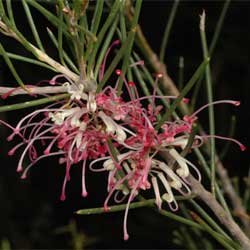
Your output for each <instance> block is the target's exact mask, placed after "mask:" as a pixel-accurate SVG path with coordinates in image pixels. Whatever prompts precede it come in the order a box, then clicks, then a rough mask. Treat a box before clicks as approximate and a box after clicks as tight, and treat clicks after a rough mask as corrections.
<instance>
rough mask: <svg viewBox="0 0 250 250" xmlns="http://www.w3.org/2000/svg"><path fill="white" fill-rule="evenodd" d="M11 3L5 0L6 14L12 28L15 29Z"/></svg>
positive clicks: (9, 0)
mask: <svg viewBox="0 0 250 250" xmlns="http://www.w3.org/2000/svg"><path fill="white" fill-rule="evenodd" d="M11 2H12V1H11V0H6V5H7V12H8V16H9V20H10V22H11V24H12V26H13V27H16V23H15V19H14V15H13V10H12V5H11Z"/></svg>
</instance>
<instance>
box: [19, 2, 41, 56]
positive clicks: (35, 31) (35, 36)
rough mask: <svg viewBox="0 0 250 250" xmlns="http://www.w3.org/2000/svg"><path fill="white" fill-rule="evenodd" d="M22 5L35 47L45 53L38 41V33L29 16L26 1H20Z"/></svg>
mask: <svg viewBox="0 0 250 250" xmlns="http://www.w3.org/2000/svg"><path fill="white" fill-rule="evenodd" d="M22 4H23V8H24V11H25V13H26V16H27V20H28V22H29V25H30V28H31V31H32V34H33V36H34V38H35V41H36V43H37V46H38V48H39V49H40V50H41V51H43V52H45V50H44V48H43V45H42V42H41V39H40V36H39V33H38V32H37V29H36V25H35V23H34V20H33V17H32V15H31V12H30V8H29V5H28V4H27V3H26V0H22Z"/></svg>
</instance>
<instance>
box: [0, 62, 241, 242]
mask: <svg viewBox="0 0 250 250" xmlns="http://www.w3.org/2000/svg"><path fill="white" fill-rule="evenodd" d="M105 58H106V57H105ZM104 66H105V62H104V64H103V65H102V69H101V71H100V74H99V80H101V79H102V77H103V72H104ZM132 66H134V65H132ZM115 73H116V75H117V83H116V85H115V86H114V87H111V86H107V87H105V88H104V89H103V90H102V91H101V92H99V93H96V92H95V91H88V92H87V91H86V90H85V87H84V85H83V84H76V83H75V82H73V81H71V80H70V79H68V78H67V77H66V76H64V75H57V76H55V77H54V78H53V79H52V80H51V81H50V83H51V84H53V85H54V84H60V83H59V80H58V79H59V78H61V82H62V80H64V86H66V88H67V92H68V93H69V94H70V98H68V99H65V100H60V101H58V102H56V103H53V104H51V105H49V106H47V107H45V108H42V109H37V110H35V111H34V112H32V113H30V114H28V115H26V116H25V117H23V118H22V119H21V120H20V121H19V122H18V124H17V125H16V127H12V126H11V125H9V124H8V123H6V122H4V121H0V123H2V124H4V125H6V126H7V127H9V128H10V129H11V130H12V133H11V134H10V136H8V138H7V140H8V141H11V140H13V139H14V138H16V137H18V138H19V139H20V142H19V143H18V144H16V145H15V146H14V147H13V148H12V149H11V150H10V151H9V153H8V154H9V155H10V156H11V155H14V154H15V153H16V152H17V151H19V152H21V156H20V158H19V162H18V166H17V171H18V172H20V173H22V175H21V178H23V179H25V178H26V177H27V173H28V171H29V169H30V168H31V167H32V166H34V165H35V164H36V163H37V162H38V161H40V160H41V159H43V158H47V157H51V156H58V158H59V164H65V177H64V181H63V185H62V192H61V200H62V201H63V200H65V198H66V194H65V193H66V184H67V182H68V181H69V180H70V169H71V167H72V166H73V165H76V164H77V165H78V164H81V166H82V196H83V197H86V196H87V195H88V192H87V188H86V181H85V173H86V171H88V170H90V171H94V172H106V173H107V175H108V180H107V192H108V195H107V198H106V200H105V202H104V210H105V211H107V210H108V209H109V207H108V203H109V200H110V199H111V197H113V199H114V201H115V202H117V203H118V202H123V201H125V200H126V202H127V206H126V210H125V215H124V224H123V232H124V239H125V240H127V239H128V237H129V235H128V233H127V215H128V209H129V206H130V203H131V202H132V201H133V200H134V199H135V197H136V196H137V195H138V194H139V193H140V190H148V189H151V190H153V192H154V195H155V203H156V205H157V206H158V208H159V209H161V206H162V202H163V201H165V202H167V204H168V205H169V207H170V209H171V210H173V211H175V210H177V209H178V204H177V202H176V199H175V195H174V192H176V191H177V192H179V193H180V194H182V195H184V196H186V195H190V194H191V188H190V186H189V182H188V180H187V177H188V176H189V174H190V170H191V169H192V171H193V172H194V174H195V176H196V178H197V179H198V180H199V181H200V180H201V175H200V172H199V170H198V169H197V167H196V166H195V165H194V164H193V163H192V162H190V161H189V160H188V159H186V158H185V157H183V156H182V155H181V154H180V151H181V150H182V149H184V148H185V146H186V145H187V143H188V140H189V137H190V133H191V130H192V126H193V123H194V122H195V120H196V119H197V114H198V113H199V112H200V111H201V110H203V109H204V108H206V107H207V106H209V105H214V104H218V103H229V104H233V105H235V106H238V105H239V104H240V103H239V102H238V101H232V100H223V101H216V102H213V103H209V104H207V105H205V106H203V107H201V108H200V109H198V110H197V111H196V112H194V113H193V114H191V115H189V116H184V117H183V118H182V119H180V118H178V119H177V118H175V119H174V118H173V117H172V118H171V120H168V121H165V122H164V123H163V125H162V126H161V127H160V128H159V129H156V127H157V124H158V122H157V121H158V117H159V115H160V114H161V112H162V111H164V110H163V109H164V108H163V106H161V105H156V100H159V99H165V100H167V101H171V99H174V98H176V97H174V96H159V95H157V94H156V88H157V83H158V79H159V78H160V77H161V74H158V75H157V76H156V79H155V84H154V88H153V94H152V95H151V96H144V97H140V96H139V93H138V89H137V87H136V83H134V82H129V81H127V80H126V77H125V76H124V74H123V73H122V71H121V70H116V72H115ZM120 80H122V81H123V82H124V86H125V87H126V89H125V90H124V93H123V94H122V95H118V93H117V86H118V83H119V81H120ZM65 81H66V82H65ZM125 99H126V100H125ZM144 101H148V104H147V105H145V103H143V102H144ZM183 101H184V102H187V101H188V100H187V99H185V98H184V99H183ZM210 137H212V136H210V135H195V137H194V141H193V145H192V147H191V148H195V147H199V146H201V145H202V144H203V142H204V140H205V139H207V138H210ZM213 137H215V138H219V139H225V140H231V141H233V142H235V143H237V144H238V145H239V146H240V148H241V149H242V150H244V149H245V147H244V146H243V145H242V144H241V143H240V142H238V141H237V140H234V139H231V138H226V137H221V136H215V135H214V136H213ZM41 147H42V148H43V151H42V153H40V152H41ZM163 154H164V155H165V156H167V157H162V155H163ZM163 159H164V160H163ZM24 161H25V162H27V161H29V165H28V166H25V167H24V165H25V164H24ZM173 162H175V164H173ZM174 190H175V191H174Z"/></svg>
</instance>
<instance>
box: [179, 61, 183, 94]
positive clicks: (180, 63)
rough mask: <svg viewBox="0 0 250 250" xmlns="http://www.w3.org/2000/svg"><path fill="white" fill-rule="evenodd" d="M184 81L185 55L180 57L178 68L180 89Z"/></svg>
mask: <svg viewBox="0 0 250 250" xmlns="http://www.w3.org/2000/svg"><path fill="white" fill-rule="evenodd" d="M183 83H184V57H182V56H180V58H179V70H178V87H179V89H180V90H182V88H183Z"/></svg>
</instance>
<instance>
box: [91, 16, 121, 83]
mask: <svg viewBox="0 0 250 250" xmlns="http://www.w3.org/2000/svg"><path fill="white" fill-rule="evenodd" d="M118 20H119V19H118V16H117V17H116V18H115V21H114V23H113V24H112V26H111V28H110V30H109V32H108V34H107V36H106V39H105V42H104V43H103V45H102V47H101V50H100V52H99V53H98V54H99V56H98V59H97V62H96V65H95V70H94V79H97V76H98V73H99V71H100V66H101V64H102V62H103V59H104V56H105V54H106V52H107V49H108V47H109V45H110V43H111V40H112V38H113V36H114V33H115V30H116V27H117V23H118Z"/></svg>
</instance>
